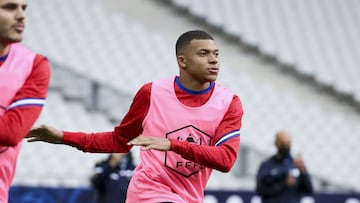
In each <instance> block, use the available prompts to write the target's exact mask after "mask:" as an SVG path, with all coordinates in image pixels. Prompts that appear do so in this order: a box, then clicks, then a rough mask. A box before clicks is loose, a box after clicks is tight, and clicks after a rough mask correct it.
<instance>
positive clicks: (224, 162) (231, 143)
mask: <svg viewBox="0 0 360 203" xmlns="http://www.w3.org/2000/svg"><path fill="white" fill-rule="evenodd" d="M242 116H243V108H242V105H241V102H240V99H239V97H238V96H234V97H233V100H232V102H231V104H230V107H229V109H228V111H227V112H226V114H225V116H224V118H223V120H222V121H221V123H220V125H219V127H218V129H217V132H216V137H217V138H218V139H217V140H219V139H220V138H221V137H223V136H224V135H226V134H228V133H231V132H234V131H237V130H239V129H240V128H241V119H242ZM239 147H240V136H236V137H234V138H232V139H229V140H227V141H225V142H224V143H222V144H221V145H219V146H201V145H196V144H193V143H189V142H185V141H178V140H171V147H170V150H172V151H174V152H176V153H178V154H180V155H181V156H182V157H183V158H185V159H188V160H191V161H194V162H196V163H199V164H201V165H203V166H206V167H209V168H214V169H216V170H219V171H222V172H228V171H230V169H231V168H232V166H233V165H234V163H235V161H236V158H237V154H238V151H239Z"/></svg>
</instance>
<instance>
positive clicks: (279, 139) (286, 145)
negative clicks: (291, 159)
mask: <svg viewBox="0 0 360 203" xmlns="http://www.w3.org/2000/svg"><path fill="white" fill-rule="evenodd" d="M275 145H276V148H277V150H278V155H280V156H287V155H288V154H289V153H290V147H291V138H290V134H289V133H288V132H285V131H282V132H279V133H278V134H277V136H276V141H275Z"/></svg>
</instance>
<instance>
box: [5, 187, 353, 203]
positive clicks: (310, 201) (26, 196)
mask: <svg viewBox="0 0 360 203" xmlns="http://www.w3.org/2000/svg"><path fill="white" fill-rule="evenodd" d="M29 202H31V203H44V202H46V203H90V202H93V191H92V190H91V189H90V188H60V187H30V186H13V187H11V189H10V193H9V203H29ZM204 203H261V201H260V199H259V197H257V196H256V195H255V194H254V192H251V191H219V190H207V191H205V201H204ZM301 203H360V193H351V194H349V193H316V194H315V195H314V196H313V197H305V198H303V199H302V201H301Z"/></svg>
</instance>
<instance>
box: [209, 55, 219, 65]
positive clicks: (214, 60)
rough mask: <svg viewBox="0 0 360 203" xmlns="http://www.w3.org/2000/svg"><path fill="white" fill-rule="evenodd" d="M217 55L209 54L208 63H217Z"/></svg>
mask: <svg viewBox="0 0 360 203" xmlns="http://www.w3.org/2000/svg"><path fill="white" fill-rule="evenodd" d="M218 60H219V59H218V57H217V54H210V59H209V61H210V63H212V64H217V63H218Z"/></svg>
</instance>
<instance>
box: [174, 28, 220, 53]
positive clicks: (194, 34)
mask: <svg viewBox="0 0 360 203" xmlns="http://www.w3.org/2000/svg"><path fill="white" fill-rule="evenodd" d="M193 39H199V40H202V39H203V40H207V39H209V40H214V38H213V37H212V36H211V35H210V34H209V33H207V32H205V31H203V30H191V31H188V32H185V33H184V34H182V35H180V37H179V38H178V40H177V41H176V45H175V52H176V55H178V54H179V52H180V50H181V49H183V48H184V47H185V46H187V45H188V44H190V42H191V40H193Z"/></svg>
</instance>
